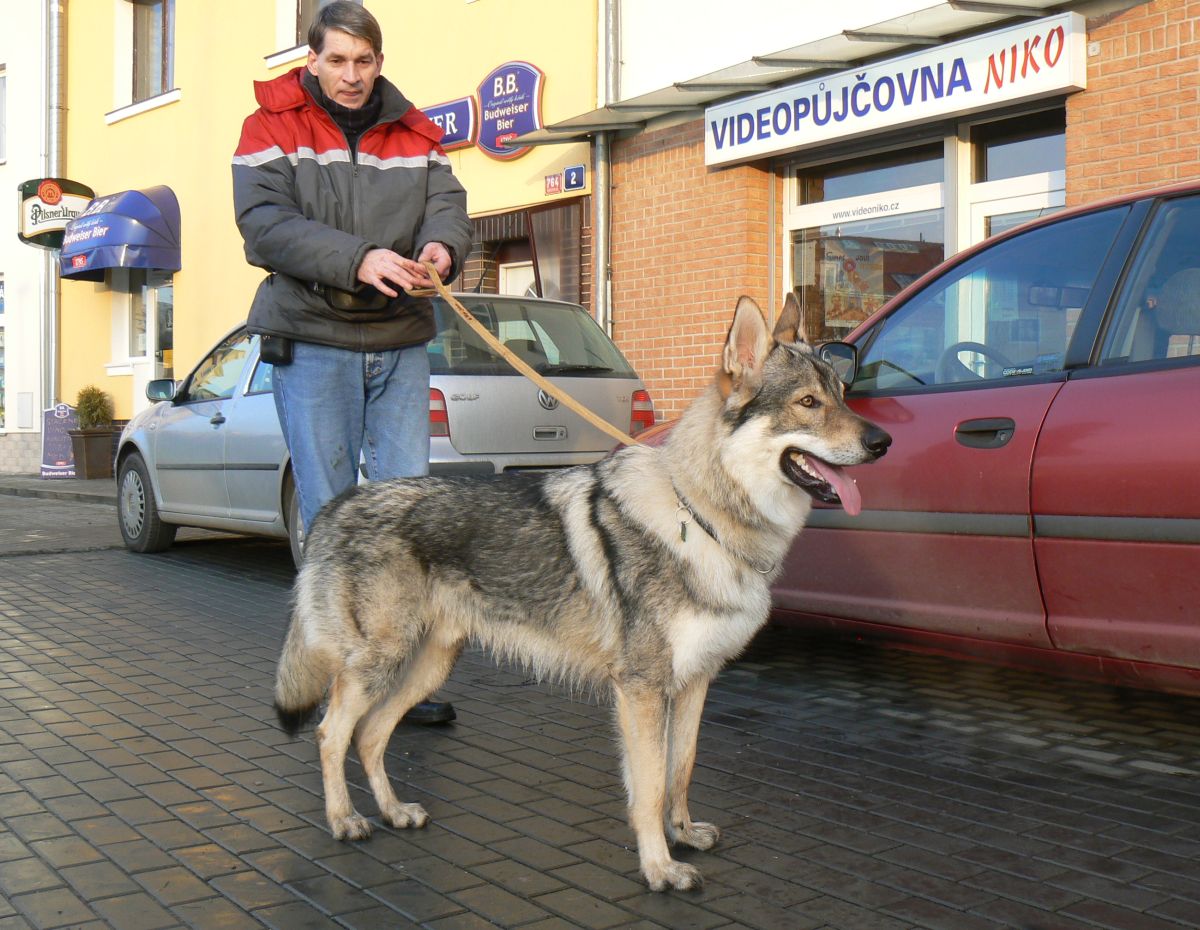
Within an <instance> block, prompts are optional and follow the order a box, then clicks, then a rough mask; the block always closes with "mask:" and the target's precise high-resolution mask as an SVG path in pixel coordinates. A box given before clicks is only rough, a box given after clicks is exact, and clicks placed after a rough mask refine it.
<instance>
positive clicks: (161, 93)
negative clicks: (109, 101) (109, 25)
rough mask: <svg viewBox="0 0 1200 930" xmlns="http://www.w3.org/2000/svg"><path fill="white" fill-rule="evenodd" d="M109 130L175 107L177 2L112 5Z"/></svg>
mask: <svg viewBox="0 0 1200 930" xmlns="http://www.w3.org/2000/svg"><path fill="white" fill-rule="evenodd" d="M113 11H114V17H113V42H112V44H113V62H114V64H115V67H114V68H113V103H114V105H115V106H114V109H113V110H111V111H110V112H109V113H107V114H105V121H106V122H108V123H109V124H112V123H116V122H120V121H121V120H123V119H127V118H129V117H131V116H136V115H137V114H139V113H144V112H146V111H147V110H154V109H157V108H158V107H161V106H165V105H166V104H169V103H174V102H175V101H176V100H179V99H180V97H181V96H182V95H181V94H180V92H179V88H177V87H176V86H175V0H114V7H113Z"/></svg>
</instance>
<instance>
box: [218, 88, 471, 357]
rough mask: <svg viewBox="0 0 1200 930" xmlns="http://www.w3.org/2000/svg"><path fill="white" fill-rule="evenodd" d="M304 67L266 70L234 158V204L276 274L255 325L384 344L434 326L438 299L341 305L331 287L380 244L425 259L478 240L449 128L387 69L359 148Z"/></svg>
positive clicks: (250, 250) (377, 346)
mask: <svg viewBox="0 0 1200 930" xmlns="http://www.w3.org/2000/svg"><path fill="white" fill-rule="evenodd" d="M304 71H305V69H304V68H302V67H301V68H296V69H294V70H293V71H290V72H288V73H287V74H285V75H282V76H281V77H278V78H275V79H274V80H271V81H256V82H255V85H254V93H255V97H256V98H257V100H258V103H259V109H258V110H256V111H255V112H254V113H253V114H251V115H250V116H249V117H248V118H247V119H246V121H245V123H244V124H243V126H242V137H241V140H240V141H239V143H238V147H237V152H236V153H235V154H234V157H233V203H234V211H235V214H236V219H237V225H238V229H239V230H241V233H242V238H243V239H244V240H245V244H246V259H247V260H248V261H249V262H250V263H251V264H253V265H257V266H259V267H262V268H266V269H267V270H269V271H271V272H272V274H270V275H268V276H267V278H266V279H265V280H264V281H263V282H262V284H260V285H259V288H258V291H257V293H256V294H255V297H254V302H253V304H252V305H251V307H250V322H249V327H250V331H251V332H255V333H269V334H272V335H276V336H288V337H291V338H292V339H296V340H298V341H300V342H315V343H320V344H322V345H332V346H341V347H343V348H349V349H357V350H360V351H380V350H384V349H395V348H400V347H402V346H408V345H416V344H419V343H422V342H425V341H427V340H429V339H431V338H432V337H433V336H434V330H435V327H434V321H433V310H432V307H431V306H430V303H429V301H428V299H425V298H411V297H408V296H406V295H405V294H403V292H402V293H401V295H400V297H399V298H398V299H396V300H393V301H391V302H390V303H389V304H388V306H387V308H386V309H384V310H380V311H374V312H361V313H358V312H348V311H342V310H336V309H334V308H333V307H331V306H330V304H329V303H328V302H327V301H326V299H325V296H324V294H323V293H322V291H321V289H322V287H323V286H325V285H331V286H333V287H336V288H341V289H342V290H355V289H357V288H358V287H360V286H361V285H360V282H359V281H358V279H357V277H356V274H357V271H358V266H359V264H360V263H361V262H362V260H363V256H364V255H366V253H367V252H368V251H369V250H370V249H374V248H388V249H392V250H394V251H396V252H398V253H400V254H401V255H404V256H407V257H409V258H416V256H417V255H418V254H419V253H420V251H421V249H422V248H423V247H424V246H425V245H426V244H427V243H429V242H441V243H443V244H445V245H446V246H447V248H448V249H449V250H450V253H451V255H453V256H454V262H455V267H454V268H452V269H451V271H450V275H449V276H448V278H447V280H452V279H453V278H455V277H457V275H458V272H459V267H458V266H459V264H460V263H461V262H462V261H463V260H464V259H465V258H466V256H467V253H468V251H469V250H470V247H471V221H470V218H469V217H468V216H467V195H466V191H465V190H464V189H463V186H462V185H461V184H460V183H459V182H458V180H457V179H456V178H455V177H454V174H453V172H452V171H451V170H450V161H449V159H447V157H446V153H445V152H443V151H442V147H441V145H440V144H439V143H440V141H441V138H442V130H441V129H440V128H439V127H438V126H437V124H435V123H434V122H433V121H432V120H430V119H429V118H428V117H427V116H425V114H424V113H422V112H421V111H420V110H418V109H417V108H416V107H414V106H413V105H412V104H411V103H410V102H409V101H408V100H407V99H406V98H405V97H404V95H403V94H401V93H400V91H399V90H398V89H397V88H396V87H395V85H393V84H391V83H390V82H389V81H387V80H386V79H384V78H382V77H380V78H379V79H378V80H377V81H376V88H377V89H378V92H379V93H380V94H381V96H382V106H381V109H380V114H379V120H378V121H377V122H376V123H375V125H373V126H372V127H371V128H369V129H367V130H366V132H364V133H363V134H362V136H361V137H360V138H359V140H358V146H357V152H356V153H353V154H352V153H351V151H350V147H349V146H348V145H347V142H346V137H345V134H344V133H343V132H342V130H341V129H340V128H338V126H337V124H336V123H335V122H334V121H333V118H332V117H331V116H330V115H329V114H328V113H327V112H326V111H325V110H324V109H323V108H322V107H321V106H319V105H318V104H317V102H316V101H315V100H314V99H313V97H312V95H311V94H310V93H309V92H308V90H307V89H305V87H304V85H303V83H302V82H301V78H302V76H303V74H304Z"/></svg>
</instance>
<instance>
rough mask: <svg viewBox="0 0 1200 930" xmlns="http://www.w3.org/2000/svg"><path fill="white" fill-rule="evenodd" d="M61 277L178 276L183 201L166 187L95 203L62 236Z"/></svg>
mask: <svg viewBox="0 0 1200 930" xmlns="http://www.w3.org/2000/svg"><path fill="white" fill-rule="evenodd" d="M58 266H59V272H60V273H61V274H62V276H63V277H64V278H72V279H73V280H76V281H103V280H104V269H105V268H147V269H157V270H161V271H178V270H179V269H180V268H181V267H182V264H181V262H180V258H179V201H178V200H177V199H176V197H175V192H174V191H173V190H171V188H169V187H167V186H165V185H159V186H158V187H147V188H145V189H144V190H132V191H121V192H120V193H119V194H108V195H106V196H104V197H97V198H96V199H95V200H93V201H92V202H91V203H90V204H88V207H87V209H86V210H84V211H83V213H81V214H80V215H79V216H77V217H75V219H73V220H71V222H69V223H67V228H66V230H65V231H64V233H63V246H62V252H61V253H60V254H59V257H58Z"/></svg>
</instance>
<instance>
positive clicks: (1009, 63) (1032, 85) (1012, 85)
mask: <svg viewBox="0 0 1200 930" xmlns="http://www.w3.org/2000/svg"><path fill="white" fill-rule="evenodd" d="M1086 37H1087V35H1086V29H1085V25H1084V19H1083V17H1082V16H1081V15H1079V14H1078V13H1063V14H1060V15H1058V16H1052V17H1048V18H1046V19H1041V20H1036V21H1034V22H1031V23H1024V24H1022V25H1019V26H1013V27H1011V28H1009V29H1002V30H999V31H997V32H992V33H988V34H987V35H981V36H975V37H974V38H971V39H963V40H962V41H959V42H950V43H947V44H946V45H943V46H939V47H938V48H935V49H930V50H927V51H920V52H915V53H913V54H911V55H905V56H902V57H900V58H894V59H892V60H890V61H882V62H879V63H877V64H873V65H870V66H869V67H865V68H861V69H851V70H849V71H843V72H839V73H837V74H832V75H830V76H828V77H825V78H822V79H820V80H817V81H809V82H806V83H803V84H793V85H791V86H789V87H782V88H777V89H775V90H770V91H766V92H764V93H761V94H755V95H754V96H752V97H744V98H742V99H740V100H734V101H732V102H730V103H724V104H720V105H718V106H713V107H709V108H708V109H707V111H706V112H705V120H704V122H705V139H704V163H705V164H706V165H722V164H729V163H732V162H739V161H746V160H747V159H752V158H763V157H765V156H769V155H777V154H781V153H784V152H791V151H796V150H799V149H803V148H806V147H810V146H815V145H823V144H825V143H828V142H833V141H835V140H844V139H848V138H853V137H854V136H859V135H864V134H868V133H876V132H879V131H881V130H886V129H894V128H897V127H900V126H910V125H914V124H918V123H923V122H928V121H932V120H940V119H945V118H947V117H958V116H964V115H966V114H969V113H975V112H979V111H981V110H987V109H992V108H995V107H1000V106H1007V105H1010V104H1012V103H1015V102H1017V101H1022V100H1033V99H1036V98H1039V97H1048V96H1052V95H1057V94H1063V93H1066V92H1069V91H1075V90H1083V89H1084V87H1086V85H1087V68H1086V60H1085V54H1086V49H1085V45H1086Z"/></svg>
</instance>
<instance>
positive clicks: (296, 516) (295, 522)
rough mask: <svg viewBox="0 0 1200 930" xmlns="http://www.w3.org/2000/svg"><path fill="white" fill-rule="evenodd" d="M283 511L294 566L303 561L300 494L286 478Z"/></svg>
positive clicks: (292, 482)
mask: <svg viewBox="0 0 1200 930" xmlns="http://www.w3.org/2000/svg"><path fill="white" fill-rule="evenodd" d="M283 512H284V514H285V517H284V519H285V520H286V522H287V531H288V545H290V546H291V547H292V562H293V563H295V565H296V568H299V567H300V563H301V562H302V561H304V526H303V524H302V523H301V521H300V495H299V494H297V493H296V482H295V481H293V480H292V479H291V478H288V480H287V484H286V485H285V486H284V489H283Z"/></svg>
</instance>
